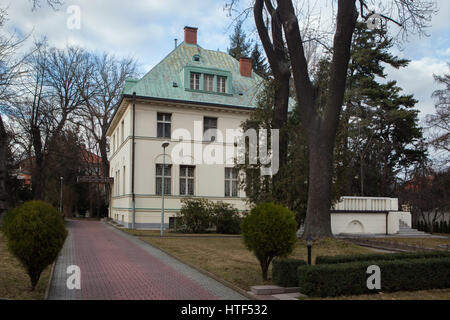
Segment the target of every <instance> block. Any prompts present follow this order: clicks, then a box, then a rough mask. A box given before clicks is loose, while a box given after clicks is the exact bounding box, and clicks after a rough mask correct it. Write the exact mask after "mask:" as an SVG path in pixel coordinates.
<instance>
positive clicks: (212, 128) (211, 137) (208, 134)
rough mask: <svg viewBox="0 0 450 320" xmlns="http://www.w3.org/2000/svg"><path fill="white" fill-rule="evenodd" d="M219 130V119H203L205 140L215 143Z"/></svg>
mask: <svg viewBox="0 0 450 320" xmlns="http://www.w3.org/2000/svg"><path fill="white" fill-rule="evenodd" d="M216 130H217V118H211V117H204V118H203V140H205V141H215V140H216Z"/></svg>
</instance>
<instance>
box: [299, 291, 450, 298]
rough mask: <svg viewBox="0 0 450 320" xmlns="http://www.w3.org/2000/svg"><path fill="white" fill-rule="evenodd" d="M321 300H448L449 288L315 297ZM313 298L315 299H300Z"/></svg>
mask: <svg viewBox="0 0 450 320" xmlns="http://www.w3.org/2000/svg"><path fill="white" fill-rule="evenodd" d="M317 299H321V300H450V289H433V290H421V291H398V292H389V293H383V292H380V293H375V294H362V295H358V296H341V297H333V298H317ZM301 300H315V299H309V298H306V299H301Z"/></svg>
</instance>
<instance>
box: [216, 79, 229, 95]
mask: <svg viewBox="0 0 450 320" xmlns="http://www.w3.org/2000/svg"><path fill="white" fill-rule="evenodd" d="M226 83H227V77H222V76H217V92H220V93H225V92H227V90H226V89H227V87H226Z"/></svg>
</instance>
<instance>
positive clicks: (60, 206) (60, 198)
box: [59, 177, 64, 215]
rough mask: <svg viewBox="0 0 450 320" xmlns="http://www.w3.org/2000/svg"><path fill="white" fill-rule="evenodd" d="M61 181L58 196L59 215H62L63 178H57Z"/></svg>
mask: <svg viewBox="0 0 450 320" xmlns="http://www.w3.org/2000/svg"><path fill="white" fill-rule="evenodd" d="M59 179H60V181H61V186H60V189H61V191H60V196H59V212H60V213H61V215H62V214H63V180H64V178H63V177H60V178H59Z"/></svg>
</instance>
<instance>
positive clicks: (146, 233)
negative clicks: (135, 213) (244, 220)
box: [122, 228, 240, 238]
mask: <svg viewBox="0 0 450 320" xmlns="http://www.w3.org/2000/svg"><path fill="white" fill-rule="evenodd" d="M122 230H123V231H125V232H126V233H129V234H131V235H133V236H138V237H160V236H161V231H160V230H133V229H126V228H123V229H122ZM163 237H181V238H186V237H194V238H195V237H197V238H199V237H201V238H204V237H213V238H214V237H216V238H217V237H220V238H239V237H240V235H236V234H219V233H180V232H174V231H169V230H165V231H164V236H163Z"/></svg>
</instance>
